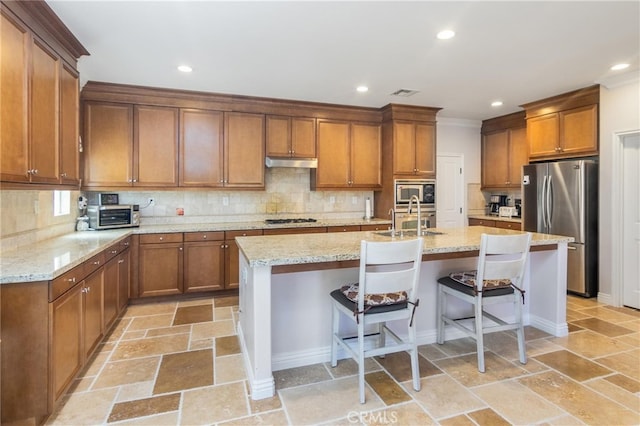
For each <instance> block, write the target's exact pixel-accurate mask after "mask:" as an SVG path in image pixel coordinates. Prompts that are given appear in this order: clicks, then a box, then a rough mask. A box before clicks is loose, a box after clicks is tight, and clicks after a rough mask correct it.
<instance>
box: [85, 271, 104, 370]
mask: <svg viewBox="0 0 640 426" xmlns="http://www.w3.org/2000/svg"><path fill="white" fill-rule="evenodd" d="M83 288H84V310H83V314H84V316H83V330H84V332H83V334H84V354H85V359H86V358H87V357H89V356H90V355H91V353H92V352H93V350H94V349H95V347H96V345H97V344H98V343H99V342H100V339H101V338H102V332H103V331H104V327H103V317H104V311H103V300H104V299H103V294H104V268H100V269H98V270H97V271H96V272H94V273H93V274H91V275H89V276H88V277H87V278H85V280H84V286H83Z"/></svg>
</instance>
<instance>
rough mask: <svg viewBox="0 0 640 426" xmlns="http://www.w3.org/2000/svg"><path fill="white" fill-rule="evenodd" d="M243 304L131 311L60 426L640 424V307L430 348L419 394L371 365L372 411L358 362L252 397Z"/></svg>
mask: <svg viewBox="0 0 640 426" xmlns="http://www.w3.org/2000/svg"><path fill="white" fill-rule="evenodd" d="M236 309H237V298H233V297H231V298H217V299H197V300H191V301H185V302H174V303H159V304H150V305H134V306H130V307H129V308H128V309H127V311H126V312H125V314H124V316H123V317H122V318H121V319H120V320H119V323H118V324H117V326H116V327H115V329H114V331H113V332H112V333H111V334H110V335H109V336H107V337H106V338H105V339H104V342H103V343H102V345H101V347H100V348H99V350H98V352H97V353H96V355H95V356H94V359H93V360H92V362H91V363H90V365H89V366H88V367H87V368H86V370H85V371H83V372H82V373H81V375H80V377H79V378H78V379H77V380H76V382H75V383H74V385H73V386H72V389H71V390H70V392H69V394H67V395H66V396H65V397H64V400H63V404H61V405H60V407H59V408H58V410H57V411H56V412H55V413H54V414H53V415H52V416H51V417H50V419H49V421H48V424H50V425H95V424H106V423H113V424H141V425H179V424H180V425H182V424H184V425H199V424H220V425H253V424H273V425H281V424H282V425H284V424H293V425H303V424H341V425H347V424H399V425H426V424H442V425H473V424H478V425H501V424H517V425H531V424H547V425H573V424H591V425H613V424H616V425H622V424H639V423H640V312H638V311H636V310H633V309H628V308H613V307H609V306H605V305H601V304H598V303H597V301H595V300H594V299H582V298H577V297H570V298H569V300H568V302H567V313H568V320H569V322H570V334H569V336H567V337H563V338H554V337H552V336H549V335H548V334H546V333H544V332H541V331H539V330H536V329H533V328H529V329H527V351H528V355H529V362H528V363H527V364H526V365H521V364H520V363H519V362H518V361H517V358H518V355H517V345H516V340H515V335H513V334H510V333H497V334H493V335H490V337H488V338H487V341H486V346H487V353H486V363H487V371H486V373H485V374H481V373H478V371H477V369H476V358H475V353H474V352H475V343H474V342H473V341H472V340H471V339H459V340H455V341H449V342H447V343H446V344H444V345H442V346H440V345H437V344H433V345H426V346H422V347H421V348H420V352H421V355H422V357H421V365H420V371H421V376H422V390H421V391H420V392H415V391H413V389H412V387H411V371H410V368H409V365H408V364H409V363H408V356H406V354H399V355H388V356H387V357H386V358H385V359H369V360H367V363H368V364H367V376H366V380H367V403H366V404H365V405H360V404H359V403H358V390H357V376H356V371H357V370H356V365H355V363H353V362H351V361H346V360H345V361H342V362H340V363H339V365H338V367H336V368H334V369H332V368H331V367H330V366H329V365H328V364H317V365H312V366H308V367H304V368H295V369H291V370H285V371H279V372H276V373H275V380H276V386H277V395H276V396H275V397H273V398H271V399H268V400H262V401H252V400H251V398H250V396H249V395H248V386H247V382H246V375H245V372H244V368H243V363H242V357H241V354H240V347H239V343H238V340H237V336H236V327H235V322H236V319H237V312H236Z"/></svg>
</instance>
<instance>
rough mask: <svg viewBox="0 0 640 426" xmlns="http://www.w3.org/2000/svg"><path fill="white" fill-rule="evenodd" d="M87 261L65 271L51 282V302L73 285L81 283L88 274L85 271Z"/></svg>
mask: <svg viewBox="0 0 640 426" xmlns="http://www.w3.org/2000/svg"><path fill="white" fill-rule="evenodd" d="M85 265H86V262H85V263H83V264H81V265H78V266H76V267H75V268H73V269H72V270H70V271H67V272H65V273H64V274H62V275H60V276H59V277H57V278H54V279H53V280H52V281H51V282H50V283H49V302H52V301H54V300H55V299H57V298H58V297H60V296H61V295H62V294H63V293H65V292H66V291H67V290H69V289H70V288H71V287H73V286H74V285H76V284H77V283H79V282H80V281H82V280H83V279H84V277H85V276H86V275H87V274H86V273H85Z"/></svg>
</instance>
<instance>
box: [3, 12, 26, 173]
mask: <svg viewBox="0 0 640 426" xmlns="http://www.w3.org/2000/svg"><path fill="white" fill-rule="evenodd" d="M1 12H2V15H1V22H0V32H1V35H2V36H1V37H0V87H2V96H0V114H1V115H0V122H1V123H2V125H1V126H0V141H1V142H0V179H1V180H3V181H13V182H28V181H29V175H28V174H27V171H28V170H29V150H28V149H29V148H28V139H27V138H28V135H27V129H28V123H27V119H28V117H29V111H28V99H29V98H28V91H27V86H28V80H27V78H28V75H29V72H28V63H27V52H28V49H29V33H28V32H27V30H26V28H25V27H23V26H22V24H20V23H19V22H18V20H16V19H14V18H13V17H12V16H11V15H9V13H8V12H7V11H6V9H5V8H4V7H3V8H2V9H1Z"/></svg>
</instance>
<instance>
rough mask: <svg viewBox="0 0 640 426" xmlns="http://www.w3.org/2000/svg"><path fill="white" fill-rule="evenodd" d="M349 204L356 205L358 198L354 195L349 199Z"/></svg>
mask: <svg viewBox="0 0 640 426" xmlns="http://www.w3.org/2000/svg"><path fill="white" fill-rule="evenodd" d="M351 204H358V197H357V196H356V195H354V196H353V197H351Z"/></svg>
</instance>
